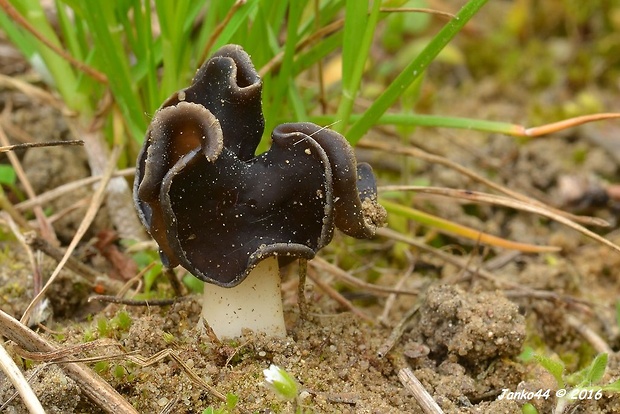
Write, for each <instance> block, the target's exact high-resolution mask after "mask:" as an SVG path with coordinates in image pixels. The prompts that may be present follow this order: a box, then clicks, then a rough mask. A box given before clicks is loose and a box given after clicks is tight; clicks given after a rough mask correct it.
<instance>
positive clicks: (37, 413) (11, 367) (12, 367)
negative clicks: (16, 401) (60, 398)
mask: <svg viewBox="0 0 620 414" xmlns="http://www.w3.org/2000/svg"><path fill="white" fill-rule="evenodd" d="M0 368H1V369H2V371H4V373H5V374H6V376H7V378H8V379H9V381H11V382H12V383H13V385H14V386H15V388H16V389H17V392H19V395H21V397H22V401H23V402H24V404H25V405H26V407H27V408H28V411H30V413H31V414H45V410H44V409H43V406H42V405H41V402H40V401H39V399H38V398H37V395H36V394H35V393H34V391H32V388H31V387H30V384H28V381H26V378H24V374H22V372H21V371H20V370H19V368H18V367H17V365H16V364H15V362H14V361H13V359H12V358H11V356H10V355H9V354H8V352H6V350H5V349H4V346H2V343H1V342H0ZM1 408H2V406H0V409H1Z"/></svg>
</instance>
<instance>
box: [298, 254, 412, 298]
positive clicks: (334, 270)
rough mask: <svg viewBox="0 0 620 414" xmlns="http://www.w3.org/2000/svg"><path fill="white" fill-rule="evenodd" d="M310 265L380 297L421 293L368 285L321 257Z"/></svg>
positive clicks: (316, 258)
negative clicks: (392, 294) (393, 294)
mask: <svg viewBox="0 0 620 414" xmlns="http://www.w3.org/2000/svg"><path fill="white" fill-rule="evenodd" d="M310 265H311V266H312V267H314V268H316V269H321V270H323V271H325V272H328V273H330V274H331V275H333V276H335V277H336V278H338V279H339V280H340V281H342V282H344V283H346V284H349V285H351V286H355V287H358V288H360V289H364V290H367V291H369V292H373V293H375V294H378V295H384V296H385V295H389V294H391V293H396V294H399V295H413V296H416V295H417V294H418V293H419V292H418V291H417V290H404V289H397V288H390V287H385V286H378V285H373V284H372V283H366V282H364V281H362V280H359V279H358V278H356V277H355V276H352V275H350V274H349V273H348V272H347V271H345V270H342V269H341V268H339V267H338V266H336V265H333V264H331V263H329V262H328V261H327V260H325V259H323V258H321V257H318V256H317V257H315V258H314V259H312V260H311V261H310Z"/></svg>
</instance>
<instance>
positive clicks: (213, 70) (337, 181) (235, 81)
mask: <svg viewBox="0 0 620 414" xmlns="http://www.w3.org/2000/svg"><path fill="white" fill-rule="evenodd" d="M263 129H264V120H263V116H262V109H261V80H260V78H259V76H258V74H257V73H256V71H255V69H254V67H253V66H252V62H251V61H250V58H249V56H248V55H247V54H246V53H245V52H244V51H243V49H241V48H240V47H239V46H234V45H229V46H225V47H223V48H222V49H220V51H218V52H217V53H216V54H215V55H214V56H213V57H212V58H210V59H209V60H208V61H207V62H205V64H204V65H203V66H202V67H201V68H200V70H199V71H198V72H197V74H196V76H195V77H194V80H193V82H192V84H191V85H190V86H189V87H188V88H186V89H184V90H182V91H180V92H178V93H176V94H174V95H173V96H171V97H170V98H169V99H168V100H167V101H166V102H165V103H164V105H163V106H162V108H161V109H160V110H159V111H158V112H157V113H156V114H155V116H154V118H153V121H152V122H151V125H150V126H149V130H148V132H147V139H146V140H145V143H144V147H143V149H142V151H141V153H140V155H139V157H138V163H137V168H136V181H135V187H134V199H135V204H136V208H137V209H138V213H139V215H140V218H141V219H142V222H143V223H144V225H145V226H146V228H147V229H148V231H149V232H150V234H151V235H152V236H153V238H154V239H155V240H156V241H157V243H158V244H159V246H160V253H161V256H162V261H163V262H164V263H165V264H166V265H168V266H170V267H174V266H177V265H179V264H180V265H182V266H183V267H185V268H186V269H187V270H189V271H190V272H191V273H192V274H194V275H195V276H196V277H198V278H200V279H201V280H203V281H205V282H209V283H213V284H216V285H219V286H223V287H233V286H236V285H237V284H239V283H241V282H242V281H243V279H245V277H246V276H247V275H248V274H249V272H250V271H251V269H252V268H253V267H254V266H256V264H257V263H258V262H260V261H261V260H262V259H264V258H265V257H268V256H278V257H285V258H286V257H303V258H307V259H310V258H312V257H314V255H315V253H316V252H317V251H318V250H319V249H321V248H322V247H324V246H325V245H327V244H328V243H329V242H330V241H331V239H332V237H333V229H334V225H335V226H336V227H338V228H340V229H341V230H342V231H344V232H345V233H347V234H349V235H351V236H353V237H358V238H368V237H372V236H373V235H374V232H375V230H376V227H377V225H380V223H379V222H378V221H377V220H374V219H372V218H370V216H369V215H368V214H366V209H365V207H364V203H368V202H370V203H371V204H374V205H375V206H378V204H376V185H375V181H374V175H373V174H372V170H371V169H370V167H369V166H368V165H366V164H359V165H358V164H357V162H356V159H355V155H354V153H353V149H352V148H351V146H350V145H349V144H348V142H347V141H346V139H345V138H344V137H342V136H341V135H340V134H338V133H336V132H334V131H331V130H328V129H325V128H321V127H319V126H318V125H315V124H311V123H290V124H283V125H280V126H278V127H276V129H275V130H274V131H273V133H272V145H271V148H270V149H269V151H267V152H265V153H263V154H261V155H258V156H255V155H254V154H255V151H256V147H257V146H258V143H259V141H260V138H261V136H262V133H263ZM360 197H361V198H360ZM377 208H379V207H377Z"/></svg>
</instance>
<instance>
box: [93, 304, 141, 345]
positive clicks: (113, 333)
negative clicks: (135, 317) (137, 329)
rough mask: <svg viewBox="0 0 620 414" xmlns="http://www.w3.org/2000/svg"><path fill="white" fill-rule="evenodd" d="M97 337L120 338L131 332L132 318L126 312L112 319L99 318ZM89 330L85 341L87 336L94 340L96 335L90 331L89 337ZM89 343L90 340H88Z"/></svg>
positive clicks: (122, 311) (119, 313)
mask: <svg viewBox="0 0 620 414" xmlns="http://www.w3.org/2000/svg"><path fill="white" fill-rule="evenodd" d="M96 324H97V337H99V338H119V337H120V336H121V335H122V334H123V333H126V332H127V331H129V328H130V327H131V316H129V314H128V313H127V312H126V311H124V310H121V311H119V312H118V313H117V314H116V315H114V317H113V318H112V319H106V318H104V317H101V318H97V320H96ZM88 331H89V330H87V331H86V332H85V333H84V335H85V339H86V338H87V336H88V337H89V338H91V339H89V340H93V339H94V334H93V332H92V330H90V333H89V335H87V332H88ZM86 342H88V340H86Z"/></svg>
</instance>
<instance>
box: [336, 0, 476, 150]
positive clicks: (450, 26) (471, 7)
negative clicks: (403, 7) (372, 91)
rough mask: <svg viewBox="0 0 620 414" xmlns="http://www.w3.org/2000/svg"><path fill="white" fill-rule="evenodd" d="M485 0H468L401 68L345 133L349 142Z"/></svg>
mask: <svg viewBox="0 0 620 414" xmlns="http://www.w3.org/2000/svg"><path fill="white" fill-rule="evenodd" d="M487 1H488V0H470V1H468V2H467V4H465V6H463V8H462V9H461V10H460V11H459V12H458V13H457V15H456V16H455V17H454V18H453V19H451V20H450V21H449V22H448V23H447V24H446V25H445V26H444V27H443V29H441V31H440V32H439V33H438V34H437V35H436V36H435V37H433V39H432V40H431V41H430V42H429V43H428V45H427V46H426V47H425V48H424V50H423V51H422V53H420V54H419V55H418V57H417V58H416V59H414V60H413V61H412V62H411V63H410V64H409V65H407V67H405V69H404V70H403V71H402V72H401V73H400V74H399V75H398V76H397V77H396V79H394V81H393V82H392V83H391V84H390V86H388V87H387V89H386V90H385V91H384V92H383V93H382V94H381V95H380V96H379V97H378V98H377V99H376V100H375V102H373V104H372V105H371V106H370V108H368V110H366V112H365V113H364V114H363V115H362V117H361V118H360V119H358V120H357V121H356V122H355V123H354V124H353V126H352V127H351V129H349V130H348V131H347V133H346V136H347V139H348V140H349V142H350V143H351V144H355V143H356V142H357V141H359V140H360V138H361V137H362V136H363V135H364V134H365V133H366V132H367V131H368V130H369V129H370V128H372V126H373V125H375V123H376V122H377V121H378V120H379V118H381V115H383V114H384V113H385V112H386V111H387V110H388V108H389V107H390V106H392V105H393V104H394V102H396V100H397V99H398V97H399V96H400V95H401V94H402V92H403V91H404V90H405V89H407V88H408V87H409V85H411V83H413V82H414V81H415V80H416V79H417V78H418V77H419V76H421V75H422V72H424V71H425V70H426V68H427V67H428V65H430V63H431V62H432V61H433V59H435V57H436V56H437V55H438V54H439V52H440V51H441V50H442V49H443V48H444V47H445V46H446V45H447V44H448V43H449V42H450V41H451V40H452V38H454V36H456V35H457V34H458V33H459V31H460V30H461V29H462V28H463V26H465V24H466V23H467V22H468V21H469V20H470V19H471V18H472V17H473V16H474V15H475V14H476V13H477V12H478V10H480V8H481V7H482V6H483V5H484V4H485V3H486V2H487Z"/></svg>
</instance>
